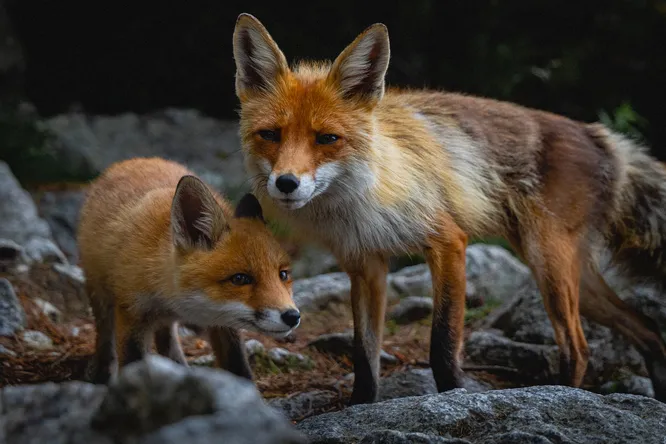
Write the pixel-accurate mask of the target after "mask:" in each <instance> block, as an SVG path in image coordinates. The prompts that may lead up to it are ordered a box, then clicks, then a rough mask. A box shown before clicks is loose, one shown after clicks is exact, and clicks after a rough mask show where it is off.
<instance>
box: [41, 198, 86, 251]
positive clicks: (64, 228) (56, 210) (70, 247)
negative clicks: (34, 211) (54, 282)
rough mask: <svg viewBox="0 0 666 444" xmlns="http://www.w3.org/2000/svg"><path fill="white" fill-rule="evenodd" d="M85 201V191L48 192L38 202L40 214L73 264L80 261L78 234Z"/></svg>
mask: <svg viewBox="0 0 666 444" xmlns="http://www.w3.org/2000/svg"><path fill="white" fill-rule="evenodd" d="M84 199H85V192H84V191H78V190H76V191H46V192H44V193H42V195H41V197H40V198H39V201H38V202H37V207H38V209H39V213H40V215H41V217H42V218H44V220H45V221H46V222H47V223H48V224H49V227H50V228H51V233H52V234H53V239H54V240H55V242H56V244H57V245H58V247H60V250H62V252H63V253H64V254H65V256H66V257H67V259H68V260H69V262H70V263H72V264H76V263H78V260H79V249H78V245H77V242H76V232H77V228H78V223H79V212H80V211H81V207H82V206H83V201H84Z"/></svg>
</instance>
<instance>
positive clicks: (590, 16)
mask: <svg viewBox="0 0 666 444" xmlns="http://www.w3.org/2000/svg"><path fill="white" fill-rule="evenodd" d="M4 6H5V9H6V12H7V17H8V20H9V23H8V24H9V25H10V26H11V29H13V33H14V34H15V37H16V39H17V40H18V42H19V44H20V46H21V48H22V54H23V62H22V64H20V67H19V68H16V69H14V70H13V71H8V72H4V73H3V78H2V82H3V85H2V95H3V101H4V106H5V108H7V107H8V106H9V105H8V104H11V103H13V102H12V101H13V100H16V99H17V98H21V99H23V100H28V101H29V102H31V103H32V104H34V106H35V107H36V109H37V111H38V113H39V114H40V116H42V117H48V116H52V115H55V114H58V113H64V112H67V111H68V110H69V109H70V108H71V107H72V106H73V105H77V106H78V107H80V108H79V109H83V110H85V112H86V113H90V114H114V113H120V112H125V111H132V112H137V113H144V112H150V111H153V110H157V109H161V108H165V107H185V108H196V109H198V110H201V111H202V112H204V113H207V114H209V115H212V116H215V117H218V118H222V119H235V118H236V109H237V100H236V97H235V95H234V82H233V76H234V63H233V59H232V49H231V36H232V32H233V27H234V23H235V20H236V17H237V15H238V14H239V13H240V12H249V13H252V14H254V15H255V16H257V17H258V18H259V19H260V20H261V21H262V22H263V23H264V24H265V25H266V26H267V28H268V30H269V31H270V32H271V34H272V35H273V37H274V38H275V39H276V41H277V42H278V44H279V45H280V46H281V48H282V49H283V51H284V52H285V54H286V55H287V58H288V59H289V60H290V61H293V60H295V59H298V58H305V57H308V58H334V57H335V56H336V55H337V54H338V53H339V52H340V51H341V50H342V49H343V48H344V46H345V45H347V44H348V43H349V42H351V40H352V39H353V38H354V37H355V36H356V35H357V34H358V33H359V32H361V31H362V30H363V29H364V28H365V27H366V26H368V25H370V24H372V23H374V22H383V23H385V24H386V25H387V26H388V28H389V33H390V37H391V49H392V61H391V65H390V68H389V73H388V82H389V83H390V84H393V85H409V86H413V87H421V86H428V87H433V88H441V89H447V90H452V91H461V92H466V93H470V94H476V95H483V96H488V97H493V98H497V99H505V100H511V101H514V102H517V103H520V104H523V105H527V106H531V107H538V108H542V109H546V110H549V111H554V112H557V113H562V114H564V115H566V116H569V117H572V118H575V119H581V120H584V121H592V120H598V119H602V120H603V121H605V122H607V123H609V124H610V125H612V126H613V127H614V128H616V129H618V130H621V131H625V132H628V133H632V134H634V135H636V136H637V137H643V138H644V139H645V140H646V142H647V143H649V145H650V146H651V147H652V150H653V153H654V154H655V155H657V156H658V157H660V158H661V159H666V117H664V113H663V112H662V110H663V102H664V99H666V0H631V1H630V0H603V1H602V0H585V1H548V2H546V1H527V0H515V1H504V2H500V1H499V0H468V1H462V0H461V1H452V0H449V1H446V0H409V1H394V2H388V1H382V2H376V1H366V2H358V1H353V0H336V1H333V2H330V1H329V2H303V3H288V2H275V1H249V0H245V1H238V0H226V1H220V0H199V1H192V2H187V3H186V2H171V3H169V2H159V3H158V2H145V1H135V2H132V3H130V2H109V1H95V2H93V1H79V0H76V1H73V0H60V1H31V0H4ZM0 26H3V27H4V26H5V25H3V24H2V23H0ZM2 32H6V29H3V30H2ZM0 37H1V36H0Z"/></svg>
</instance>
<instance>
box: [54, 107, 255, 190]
mask: <svg viewBox="0 0 666 444" xmlns="http://www.w3.org/2000/svg"><path fill="white" fill-rule="evenodd" d="M45 125H46V127H47V128H48V129H49V130H51V131H52V132H53V133H54V134H55V135H56V136H57V138H58V142H59V143H58V145H57V149H58V151H59V152H58V154H59V158H61V159H63V160H62V161H61V162H63V163H69V164H71V165H72V167H71V168H72V169H75V170H80V171H73V173H75V172H78V173H79V175H81V174H83V175H87V174H90V173H92V174H93V175H95V174H98V173H99V172H101V171H102V170H103V169H105V168H107V167H108V166H109V165H110V164H111V163H113V162H116V161H119V160H124V159H128V158H131V157H151V156H159V157H164V158H167V159H173V160H176V161H179V162H181V163H184V164H186V165H187V166H188V167H190V168H191V169H192V170H193V171H194V172H195V173H197V174H198V175H199V176H200V177H201V178H202V179H203V180H204V181H206V182H208V183H209V184H210V185H211V186H213V187H215V188H217V189H218V190H220V191H222V192H224V193H225V194H227V195H229V197H230V198H232V199H233V198H236V197H240V195H241V193H242V192H244V191H247V189H248V183H247V180H246V179H247V178H246V176H245V169H244V167H243V159H242V155H241V152H240V140H239V137H238V123H237V122H224V121H218V120H215V119H212V118H209V117H207V116H204V115H203V114H201V113H200V112H199V111H196V110H186V109H166V110H163V111H159V112H155V113H152V114H146V115H136V114H132V113H126V114H120V115H115V116H85V115H83V114H80V113H70V114H63V115H59V116H55V117H53V118H50V119H48V120H46V121H45ZM183 147H187V149H183Z"/></svg>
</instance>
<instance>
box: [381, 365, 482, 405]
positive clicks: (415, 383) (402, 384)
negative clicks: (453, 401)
mask: <svg viewBox="0 0 666 444" xmlns="http://www.w3.org/2000/svg"><path fill="white" fill-rule="evenodd" d="M463 387H464V388H465V389H466V390H467V391H468V392H482V391H486V390H489V389H490V387H488V386H487V385H486V384H483V383H481V382H479V381H476V380H475V379H473V378H471V377H470V376H468V375H464V376H463ZM435 393H437V384H435V378H433V376H432V370H431V369H429V368H415V369H409V370H407V371H404V372H395V373H393V374H391V375H390V376H388V377H386V378H383V379H382V380H381V383H380V385H379V395H378V400H380V401H385V400H388V399H395V398H404V397H407V396H423V395H431V394H435Z"/></svg>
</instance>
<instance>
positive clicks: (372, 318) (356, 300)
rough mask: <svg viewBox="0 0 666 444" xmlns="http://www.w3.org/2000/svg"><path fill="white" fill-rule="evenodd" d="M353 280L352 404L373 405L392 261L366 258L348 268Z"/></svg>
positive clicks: (377, 381) (375, 395)
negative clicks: (388, 278)
mask: <svg viewBox="0 0 666 444" xmlns="http://www.w3.org/2000/svg"><path fill="white" fill-rule="evenodd" d="M344 268H345V270H346V271H347V274H348V275H349V277H350V280H351V301H352V311H353V314H354V354H353V363H354V375H355V378H354V390H353V392H352V396H351V404H366V403H372V402H374V401H375V400H376V399H377V392H378V389H379V352H380V350H381V344H382V334H383V331H384V313H385V311H386V277H387V275H388V261H387V260H386V258H384V257H371V258H365V259H364V260H363V261H362V262H361V263H359V264H353V265H349V264H347V265H346V266H345V267H344Z"/></svg>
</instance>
